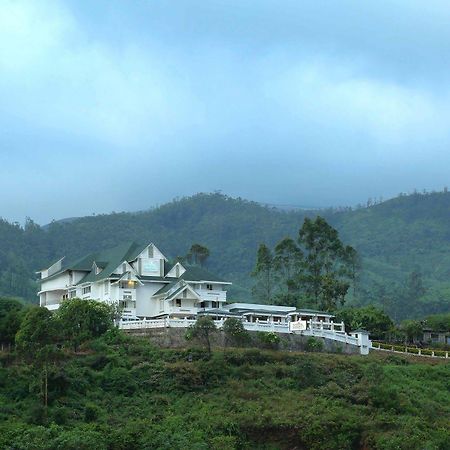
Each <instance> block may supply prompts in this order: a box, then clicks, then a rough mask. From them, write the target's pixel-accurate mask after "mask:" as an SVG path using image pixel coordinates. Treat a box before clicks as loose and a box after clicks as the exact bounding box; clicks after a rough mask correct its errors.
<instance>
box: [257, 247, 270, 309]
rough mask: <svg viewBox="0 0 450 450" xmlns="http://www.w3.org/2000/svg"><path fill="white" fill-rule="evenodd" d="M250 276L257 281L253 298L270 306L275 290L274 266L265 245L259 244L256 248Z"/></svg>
mask: <svg viewBox="0 0 450 450" xmlns="http://www.w3.org/2000/svg"><path fill="white" fill-rule="evenodd" d="M252 275H253V276H254V277H256V279H257V282H256V284H255V286H254V288H253V296H254V297H255V298H257V299H258V300H259V301H261V302H263V303H268V304H270V303H271V302H272V296H273V291H274V289H275V265H274V258H273V255H272V252H271V251H270V249H269V248H268V247H267V245H265V244H260V246H259V248H258V252H257V255H256V265H255V270H254V271H253V273H252Z"/></svg>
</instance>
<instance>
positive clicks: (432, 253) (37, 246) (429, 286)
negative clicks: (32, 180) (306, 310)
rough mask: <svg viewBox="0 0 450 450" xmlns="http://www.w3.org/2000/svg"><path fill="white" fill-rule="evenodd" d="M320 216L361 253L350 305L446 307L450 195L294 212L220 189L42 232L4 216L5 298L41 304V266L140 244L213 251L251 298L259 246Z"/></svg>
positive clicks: (449, 296) (0, 290) (449, 297)
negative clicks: (195, 246)
mask: <svg viewBox="0 0 450 450" xmlns="http://www.w3.org/2000/svg"><path fill="white" fill-rule="evenodd" d="M317 214H320V215H322V216H323V217H325V218H326V220H327V221H329V222H330V223H331V224H332V225H333V226H334V227H336V228H337V229H338V230H339V232H340V236H341V238H342V240H343V241H344V242H345V243H346V244H351V245H353V246H354V247H355V248H356V249H357V250H358V252H359V254H360V256H361V259H362V267H361V277H360V282H359V283H358V286H357V289H356V290H355V292H354V295H353V297H354V298H351V301H352V302H359V303H379V304H381V305H383V306H385V307H386V308H387V309H388V310H389V309H391V310H392V311H394V310H395V314H394V315H395V316H396V318H397V319H401V318H404V317H409V316H410V317H412V316H420V315H422V314H428V313H435V312H441V311H446V310H448V309H449V306H450V220H449V219H450V193H448V192H439V193H430V194H418V193H415V194H412V195H402V196H399V197H397V198H394V199H391V200H388V201H385V202H382V203H379V204H375V205H371V206H369V207H365V208H362V207H360V208H357V209H352V208H341V209H339V210H336V209H335V210H333V209H327V210H297V209H296V210H287V211H282V210H280V209H279V208H274V207H272V208H271V207H267V206H262V205H260V204H258V203H256V202H251V201H247V200H243V199H241V198H231V197H228V196H225V195H222V194H219V193H214V194H197V195H194V196H192V197H187V198H182V199H177V200H174V201H172V202H170V203H168V204H165V205H163V206H160V207H158V208H155V209H152V210H148V211H143V212H138V213H126V212H122V213H112V214H102V215H96V216H88V217H80V218H71V219H70V220H62V221H58V222H52V223H50V224H48V225H46V226H45V227H40V226H38V225H37V224H35V223H34V222H33V221H32V220H28V221H27V223H26V224H25V226H24V227H20V226H19V225H17V224H11V223H8V222H7V221H5V220H2V221H0V295H9V296H19V297H24V298H27V299H29V300H34V299H35V298H36V297H35V289H36V285H35V282H34V281H33V280H34V272H35V271H36V270H38V269H40V268H42V267H45V266H48V265H49V263H51V262H53V261H55V260H56V259H58V258H60V257H61V256H67V257H70V258H71V259H72V258H76V257H79V256H82V255H83V254H85V253H88V252H92V251H96V250H100V249H104V248H108V247H112V246H114V245H116V244H118V243H119V242H122V241H128V240H137V241H142V242H145V241H153V242H155V243H156V244H157V245H158V247H160V248H161V250H162V251H163V252H164V253H165V254H167V256H169V257H171V258H175V257H176V256H177V255H184V254H186V252H187V251H188V249H189V248H190V246H191V244H192V243H195V242H198V243H201V244H203V245H206V246H207V247H208V248H209V249H210V251H211V257H210V258H209V260H208V269H209V270H211V271H213V272H216V273H218V274H220V275H222V276H223V277H225V278H228V279H230V280H231V281H233V282H234V286H233V289H232V291H231V293H230V298H231V299H234V300H237V299H239V300H247V301H249V300H251V297H250V288H251V285H252V279H251V277H250V275H249V274H250V272H251V271H252V269H253V266H254V262H255V255H256V250H257V247H258V245H259V244H260V243H262V242H264V243H266V244H268V245H270V246H273V245H275V244H276V243H277V242H278V241H279V240H280V239H282V238H283V237H285V236H288V235H290V236H293V237H295V236H296V235H297V233H298V230H299V228H300V227H301V225H302V223H303V220H304V218H305V217H306V216H316V215H317ZM411 280H412V281H414V282H415V283H416V284H414V283H412V282H411ZM415 286H416V287H415ZM408 288H409V291H408ZM400 291H401V292H402V294H401V296H402V302H400V300H399V298H400V294H399V292H400ZM419 291H420V292H419ZM422 291H423V292H422ZM405 292H409V293H408V294H405ZM415 293H417V295H415ZM419 294H420V295H419Z"/></svg>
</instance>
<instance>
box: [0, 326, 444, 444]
mask: <svg viewBox="0 0 450 450" xmlns="http://www.w3.org/2000/svg"><path fill="white" fill-rule="evenodd" d="M115 333H116V336H115V337H114V339H112V338H111V333H110V332H107V333H106V334H105V335H103V336H102V337H100V338H97V339H95V340H94V341H91V347H90V351H89V352H86V353H73V354H71V355H68V356H67V357H66V358H65V359H64V360H62V361H61V363H60V365H59V369H58V370H59V374H58V377H59V378H56V377H55V376H53V377H52V378H51V382H50V383H49V398H50V399H51V402H49V405H48V420H46V421H45V420H43V421H42V418H40V415H41V412H42V411H41V409H40V408H38V407H37V404H36V400H35V395H34V394H33V392H32V391H30V389H29V387H30V385H32V383H33V379H34V377H35V373H34V372H33V370H32V369H31V368H30V365H29V364H28V363H26V362H23V361H22V360H20V359H12V360H11V361H10V362H9V363H4V362H3V363H2V365H0V399H1V401H0V448H14V449H23V450H25V449H33V450H34V449H37V450H47V449H48V450H50V449H52V450H54V449H87V448H95V449H97V448H98V449H110V450H122V449H123V450H125V449H126V450H137V449H152V448H161V449H180V450H181V449H187V448H189V449H205V450H206V449H209V448H213V449H250V448H256V449H258V448H259V449H270V448H272V449H289V448H308V449H312V450H319V449H324V448H326V449H336V450H348V449H359V448H367V449H368V448H370V449H374V450H380V449H400V450H419V449H423V448H430V449H446V448H448V447H449V443H450V433H449V431H448V426H447V425H448V420H449V418H450V416H449V410H448V404H449V402H450V397H449V395H450V394H449V391H448V389H447V385H448V378H449V375H450V366H449V365H448V364H446V363H445V362H442V363H439V361H434V360H431V359H430V360H428V359H424V360H421V361H420V362H419V361H417V360H416V359H410V360H406V359H404V358H402V357H400V356H398V357H397V356H396V357H391V356H390V357H387V356H385V355H383V354H371V355H369V356H367V357H360V356H346V355H332V354H320V353H311V354H308V353H284V352H278V351H277V352H274V351H261V350H256V349H232V350H230V349H228V350H226V351H223V352H213V353H212V354H211V356H210V357H207V353H205V352H204V351H198V352H193V351H192V350H189V351H186V350H183V349H168V350H161V349H155V348H154V347H153V346H152V345H151V344H150V343H149V342H148V339H145V338H142V339H140V338H130V337H126V336H123V337H122V338H119V337H118V336H117V332H115ZM94 348H97V349H101V350H94ZM189 354H190V355H191V356H192V358H190V359H189V358H188V355H189ZM39 422H41V424H39ZM187 423H188V424H189V426H186V424H187Z"/></svg>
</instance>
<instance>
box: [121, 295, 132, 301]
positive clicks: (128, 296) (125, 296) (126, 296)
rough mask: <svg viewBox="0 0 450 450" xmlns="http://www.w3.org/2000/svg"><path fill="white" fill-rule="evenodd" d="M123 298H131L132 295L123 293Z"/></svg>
mask: <svg viewBox="0 0 450 450" xmlns="http://www.w3.org/2000/svg"><path fill="white" fill-rule="evenodd" d="M123 299H124V300H133V296H132V295H131V294H123Z"/></svg>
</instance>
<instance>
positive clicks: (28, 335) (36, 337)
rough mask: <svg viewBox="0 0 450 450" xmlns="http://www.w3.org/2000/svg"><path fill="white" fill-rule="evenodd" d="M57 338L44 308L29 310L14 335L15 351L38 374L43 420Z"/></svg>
mask: <svg viewBox="0 0 450 450" xmlns="http://www.w3.org/2000/svg"><path fill="white" fill-rule="evenodd" d="M57 336H58V330H57V323H56V321H55V320H54V318H53V314H52V313H51V312H50V311H49V310H48V309H46V308H40V307H33V308H30V309H29V310H28V311H27V313H26V314H25V317H24V318H23V321H22V323H21V326H20V329H19V331H18V332H17V335H16V345H17V350H18V352H19V354H20V355H22V356H23V357H24V358H25V359H26V360H28V361H30V362H31V363H32V364H33V367H34V369H35V370H36V371H37V372H38V374H39V376H38V377H39V379H40V383H39V387H40V389H39V395H40V397H41V399H42V403H43V406H44V414H45V418H46V417H47V407H48V379H49V370H51V368H52V366H54V363H55V362H56V361H57V360H58V358H59V355H60V351H59V350H58V348H57V347H56V345H55V343H56V340H57Z"/></svg>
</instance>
